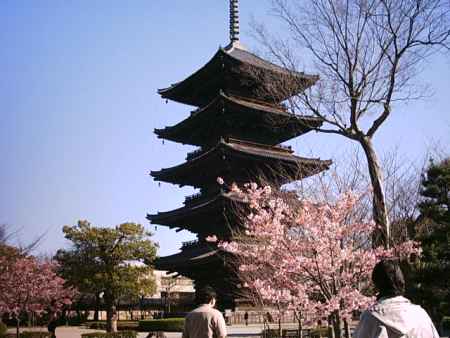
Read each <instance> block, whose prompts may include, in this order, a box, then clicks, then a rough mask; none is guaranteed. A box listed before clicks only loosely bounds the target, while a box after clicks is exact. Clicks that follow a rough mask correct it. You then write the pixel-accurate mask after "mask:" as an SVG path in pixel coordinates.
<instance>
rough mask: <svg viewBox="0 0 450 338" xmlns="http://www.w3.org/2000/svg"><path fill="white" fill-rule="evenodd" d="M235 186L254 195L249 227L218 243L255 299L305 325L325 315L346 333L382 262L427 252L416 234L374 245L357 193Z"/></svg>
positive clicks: (365, 303) (248, 195)
mask: <svg viewBox="0 0 450 338" xmlns="http://www.w3.org/2000/svg"><path fill="white" fill-rule="evenodd" d="M219 184H220V182H219ZM231 189H232V190H234V191H235V192H236V193H238V194H240V195H241V198H242V199H243V200H245V201H246V202H247V203H246V205H247V210H246V212H243V213H242V217H244V219H243V223H244V231H242V232H241V233H237V234H235V235H234V237H233V240H232V241H229V242H219V243H218V245H219V247H220V248H222V249H223V250H225V251H227V252H229V253H232V254H233V255H234V256H235V257H236V262H237V263H236V270H237V271H238V274H239V276H240V277H241V278H242V281H243V284H244V285H245V286H246V287H247V288H248V289H249V290H250V291H251V294H252V295H253V296H254V298H255V299H257V300H258V301H259V302H260V303H262V304H265V305H267V304H270V305H272V306H276V307H278V308H279V309H281V310H283V311H284V310H294V311H295V312H296V314H297V318H298V319H299V324H300V328H301V324H302V322H305V323H306V324H308V323H312V322H316V321H318V320H319V319H324V318H325V319H329V320H330V321H331V323H332V326H333V329H334V333H335V336H336V337H341V334H342V332H341V326H342V323H344V325H345V326H346V327H347V328H348V325H346V323H348V320H349V319H350V318H351V315H352V312H353V311H355V310H361V309H364V308H366V307H367V306H368V305H369V304H370V303H371V302H372V301H373V298H372V297H370V296H368V295H369V294H370V292H368V291H369V290H370V284H369V283H370V282H369V281H370V275H371V272H372V269H373V267H374V266H375V264H376V263H377V261H378V260H380V259H381V258H388V257H389V258H392V257H397V258H400V259H404V258H408V257H409V256H410V255H411V254H412V253H415V254H418V253H419V251H420V250H419V248H418V244H417V243H415V242H412V241H408V242H404V243H402V244H400V245H397V246H394V247H391V248H390V249H385V248H383V247H377V248H374V246H373V245H372V242H371V240H372V234H373V232H374V230H377V226H376V225H375V223H374V222H373V221H367V220H364V219H362V220H361V219H360V218H359V213H358V212H357V205H358V201H359V197H358V196H355V195H354V194H352V193H351V192H347V193H344V194H342V195H341V196H339V197H338V198H336V200H334V201H326V200H323V201H317V200H316V201H313V200H306V199H303V200H300V199H298V198H297V197H296V195H295V194H292V193H286V192H284V193H283V192H280V191H276V190H273V189H271V188H270V187H269V186H265V187H258V186H257V185H256V184H254V183H252V184H247V185H246V186H245V188H244V189H242V190H241V189H239V188H238V187H237V186H236V185H233V186H232V187H231ZM209 240H211V241H213V240H215V238H214V237H211V238H210V239H209ZM347 332H348V330H347Z"/></svg>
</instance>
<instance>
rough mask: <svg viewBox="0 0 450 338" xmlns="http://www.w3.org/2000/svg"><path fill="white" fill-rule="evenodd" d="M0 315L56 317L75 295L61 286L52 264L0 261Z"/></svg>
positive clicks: (19, 259)
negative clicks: (47, 314)
mask: <svg viewBox="0 0 450 338" xmlns="http://www.w3.org/2000/svg"><path fill="white" fill-rule="evenodd" d="M0 266H2V269H1V271H0V313H7V314H9V315H10V316H12V317H15V318H18V317H19V316H20V315H21V314H22V313H28V314H30V313H34V314H36V315H38V316H40V315H42V314H44V313H50V314H56V313H59V312H61V311H62V310H63V308H64V307H66V306H68V305H70V304H71V303H72V299H73V298H74V297H75V296H76V295H77V291H76V290H75V289H73V288H66V287H65V286H64V283H65V281H64V279H62V278H61V277H59V276H58V275H57V274H56V272H55V270H56V265H55V264H54V263H52V262H40V261H38V260H37V259H36V258H34V257H17V258H14V259H9V258H8V257H5V256H1V257H0Z"/></svg>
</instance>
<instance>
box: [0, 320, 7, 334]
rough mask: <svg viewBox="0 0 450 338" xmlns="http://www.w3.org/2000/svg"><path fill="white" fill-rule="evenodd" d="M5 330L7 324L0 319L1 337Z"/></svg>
mask: <svg viewBox="0 0 450 338" xmlns="http://www.w3.org/2000/svg"><path fill="white" fill-rule="evenodd" d="M7 330H8V326H6V324H5V323H3V322H2V321H0V337H3V336H4V335H5V334H6V331H7Z"/></svg>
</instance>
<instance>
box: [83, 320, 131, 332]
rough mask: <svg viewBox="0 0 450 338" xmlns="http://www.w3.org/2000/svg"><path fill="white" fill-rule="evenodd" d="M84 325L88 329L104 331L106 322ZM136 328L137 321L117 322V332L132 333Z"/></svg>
mask: <svg viewBox="0 0 450 338" xmlns="http://www.w3.org/2000/svg"><path fill="white" fill-rule="evenodd" d="M85 325H86V326H87V327H88V328H90V329H98V330H106V321H96V322H87V323H85ZM138 327H139V322H138V321H130V320H121V321H118V322H117V329H118V330H125V331H133V330H137V329H138Z"/></svg>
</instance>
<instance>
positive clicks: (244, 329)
mask: <svg viewBox="0 0 450 338" xmlns="http://www.w3.org/2000/svg"><path fill="white" fill-rule="evenodd" d="M262 327H263V326H262V324H251V325H249V326H245V325H232V326H228V327H227V329H228V337H234V338H239V337H252V336H259V334H260V333H261V330H262ZM46 330H47V329H46V328H43V327H42V328H31V329H30V328H21V331H46ZM96 331H98V330H90V329H84V328H80V327H79V326H61V327H58V328H57V329H56V337H57V338H80V337H81V334H82V333H87V332H96ZM8 332H11V333H14V332H15V329H13V328H11V329H9V330H8ZM147 335H148V333H146V332H139V335H138V337H139V338H145V337H147ZM166 337H167V338H181V333H180V332H175V333H166Z"/></svg>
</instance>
